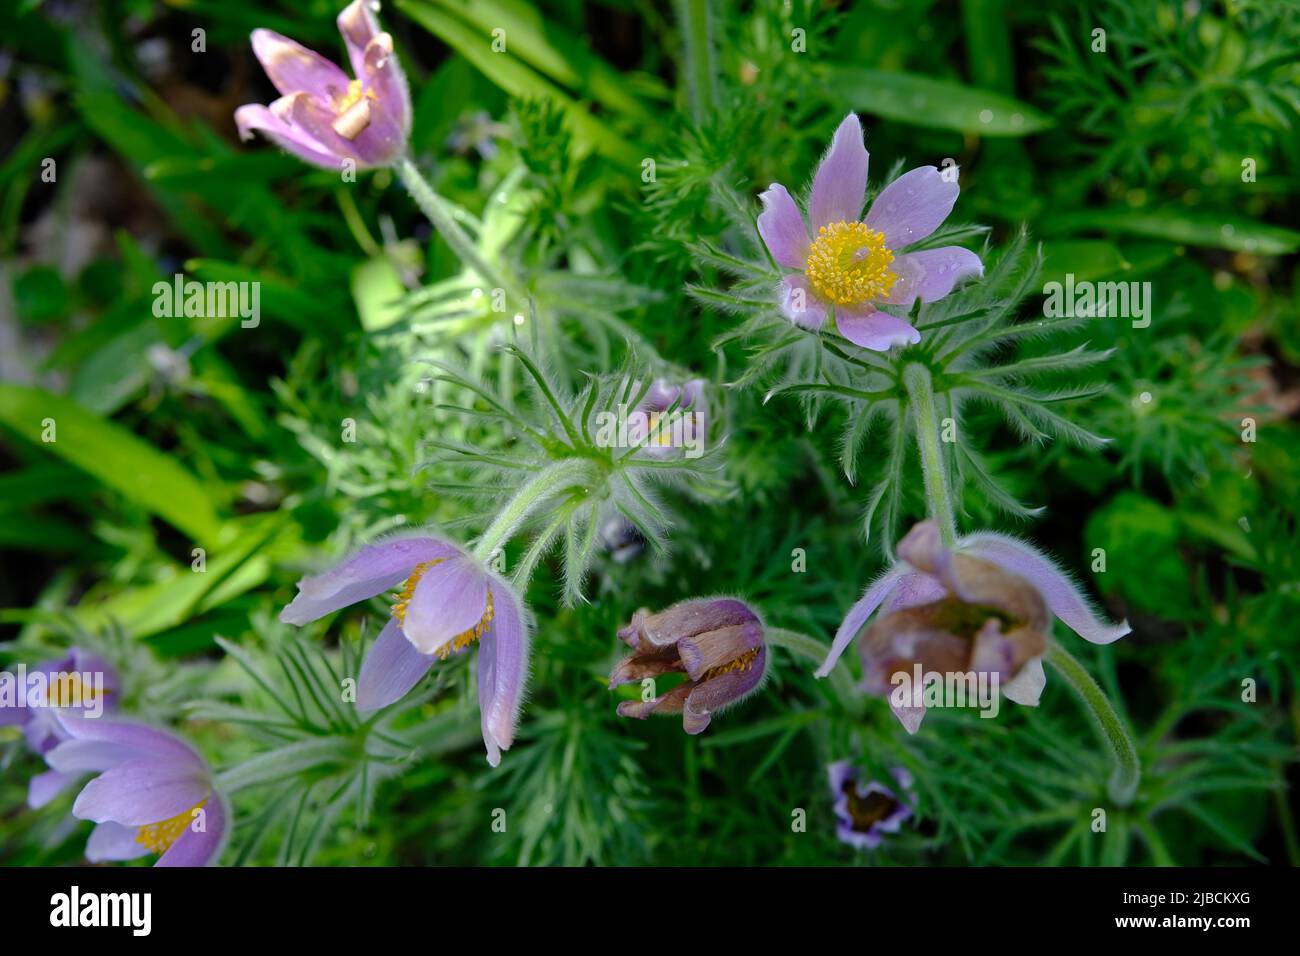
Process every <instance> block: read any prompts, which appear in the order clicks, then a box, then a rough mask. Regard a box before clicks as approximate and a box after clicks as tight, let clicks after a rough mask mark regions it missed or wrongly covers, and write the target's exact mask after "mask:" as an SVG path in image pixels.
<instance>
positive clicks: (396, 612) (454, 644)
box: [393, 558, 496, 661]
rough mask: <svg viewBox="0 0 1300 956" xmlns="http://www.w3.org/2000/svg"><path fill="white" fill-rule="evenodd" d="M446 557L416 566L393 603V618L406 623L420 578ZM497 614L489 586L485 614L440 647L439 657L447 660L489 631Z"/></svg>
mask: <svg viewBox="0 0 1300 956" xmlns="http://www.w3.org/2000/svg"><path fill="white" fill-rule="evenodd" d="M445 560H447V559H446V558H434V559H433V560H432V561H424V562H422V563H420V564H417V565H416V566H415V570H414V571H412V572H411V576H410V577H409V578H407V579H406V584H405V585H403V586H402V593H401V594H399V595H398V596H397V602H396V603H395V604H394V605H393V620H395V621H397V623H398V624H399V625H404V624H406V608H407V606H408V605H410V603H411V598H412V597H414V596H415V586H416V585H417V584H419V583H420V578H422V577H424V575H425V573H426V572H427V571H428V570H429V569H430V568H431V567H433V566H434V565H436V564H442V562H443V561H445ZM495 616H496V607H495V605H494V604H493V603H492V589H491V588H488V592H487V604H486V605H485V606H484V608H483V616H482V617H481V618H479V620H478V623H477V624H475V625H474V626H473V627H471V628H470V629H469V630H467V631H462V632H461V633H459V634H457V635H456V636H455V637H453V638H452V639H451V640H450V641H448V642H447V643H446V644H444V645H442V647H440V648H438V659H439V660H444V661H445V660H446V659H447V658H448V657H450V656H451V655H452V654H455V653H456V652H457V651H462V650H464V649H465V648H467V647H469V646H470V645H471V644H473V643H474V642H475V641H477V640H478V639H479V638H480V637H482V636H483V635H484V634H486V633H487V629H488V625H489V624H491V623H492V618H494V617H495Z"/></svg>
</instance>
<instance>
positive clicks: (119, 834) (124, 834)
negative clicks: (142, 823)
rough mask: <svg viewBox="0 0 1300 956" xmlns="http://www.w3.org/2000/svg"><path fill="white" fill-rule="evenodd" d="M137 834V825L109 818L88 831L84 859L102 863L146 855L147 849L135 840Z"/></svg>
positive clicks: (138, 829)
mask: <svg viewBox="0 0 1300 956" xmlns="http://www.w3.org/2000/svg"><path fill="white" fill-rule="evenodd" d="M139 835H140V828H139V827H126V826H123V825H122V824H120V823H114V822H112V821H111V820H110V821H108V822H107V823H101V824H99V825H98V826H96V827H95V829H94V830H92V831H91V832H90V839H89V840H87V841H86V859H87V860H89V861H90V862H91V863H104V862H107V861H110V860H135V859H139V858H140V857H142V856H147V855H148V853H149V849H148V847H146V846H145V845H144V844H143V843H140V842H138V841H137V839H136V837H138V836H139Z"/></svg>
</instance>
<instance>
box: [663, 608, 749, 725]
mask: <svg viewBox="0 0 1300 956" xmlns="http://www.w3.org/2000/svg"><path fill="white" fill-rule="evenodd" d="M761 633H762V632H761V630H760V631H759V634H760V637H759V639H758V640H759V646H758V654H757V655H756V656H755V657H754V661H753V663H752V664H751V665H750V666H749V667H747V668H743V669H741V670H733V671H728V672H727V673H725V674H720V675H719V676H717V677H710V678H709V679H708V680H706V681H704V682H703V683H700V684H697V685H696V686H695V687H694V689H692V690H691V692H690V693H689V694H687V695H686V702H685V704H684V705H683V707H682V728H683V729H684V730H685V731H686V732H687V733H688V734H698V733H703V732H704V730H705V729H706V728H707V727H708V726H709V721H710V720H711V719H712V717H713V715H714V714H716V713H718V712H720V711H722V710H724V709H726V708H727V707H730V706H731V705H732V704H735V703H736V702H737V701H740V700H743V699H744V698H746V697H748V696H749V695H750V694H752V693H753V692H754V691H755V690H756V689H757V688H758V686H759V685H760V684H761V683H762V682H763V679H764V678H765V677H766V676H767V646H766V645H765V644H763V643H762V638H761Z"/></svg>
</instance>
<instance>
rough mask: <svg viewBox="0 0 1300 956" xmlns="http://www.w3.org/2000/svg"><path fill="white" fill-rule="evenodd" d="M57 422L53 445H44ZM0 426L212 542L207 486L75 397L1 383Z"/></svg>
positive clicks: (214, 521)
mask: <svg viewBox="0 0 1300 956" xmlns="http://www.w3.org/2000/svg"><path fill="white" fill-rule="evenodd" d="M47 422H52V423H53V428H54V439H55V440H54V441H49V442H46V441H43V439H42V434H43V433H44V432H45V430H46V423H47ZM0 424H3V425H6V426H8V427H9V428H11V429H12V430H13V431H15V432H16V433H18V434H19V435H22V436H23V437H24V438H26V439H27V440H28V441H30V442H32V443H33V444H35V445H37V446H38V447H42V448H45V449H46V450H47V451H49V452H50V453H52V454H55V455H58V456H59V457H60V458H62V459H64V460H65V461H67V462H69V463H71V464H73V465H76V466H77V467H78V468H81V469H83V470H84V471H87V472H89V473H90V474H92V475H94V476H95V477H96V478H98V479H99V480H100V482H102V483H103V484H104V486H105V487H108V488H112V489H113V490H114V491H117V492H119V493H120V494H121V495H122V496H123V497H125V498H127V499H128V500H130V501H132V502H134V503H136V504H137V505H139V506H140V507H142V508H144V509H145V510H147V511H150V512H152V513H153V514H156V515H158V516H159V517H160V518H162V519H164V520H165V521H167V522H168V523H170V524H172V525H174V526H176V527H177V528H179V529H180V530H182V531H184V532H186V533H187V534H189V535H190V536H191V537H192V538H194V539H195V540H209V541H210V540H212V539H213V538H214V537H215V535H216V531H217V528H218V527H219V524H220V522H219V520H218V518H217V511H216V506H215V503H214V502H213V500H212V498H211V497H210V496H209V494H208V492H207V491H206V490H205V489H204V486H203V485H202V484H201V483H200V482H199V480H198V479H197V478H195V477H194V475H192V474H191V473H190V472H189V471H187V470H186V469H185V468H184V467H182V466H181V465H180V464H178V463H177V462H176V460H175V459H173V458H171V457H169V456H168V455H166V454H164V453H163V452H160V451H159V450H158V449H156V448H154V447H153V446H152V445H150V444H149V443H148V442H146V441H144V440H142V439H140V438H137V437H136V436H135V435H133V434H131V433H130V432H129V431H127V430H126V429H125V428H122V427H121V426H120V425H117V424H115V423H113V422H110V421H105V420H104V419H102V418H99V417H97V416H95V415H94V414H92V413H91V412H89V411H87V410H86V409H85V408H83V407H82V406H80V405H78V404H77V403H76V402H73V401H72V400H70V399H67V398H64V397H63V396H61V395H53V394H51V393H49V392H46V391H44V390H43V389H39V388H31V387H28V386H25V385H11V384H7V383H3V384H0Z"/></svg>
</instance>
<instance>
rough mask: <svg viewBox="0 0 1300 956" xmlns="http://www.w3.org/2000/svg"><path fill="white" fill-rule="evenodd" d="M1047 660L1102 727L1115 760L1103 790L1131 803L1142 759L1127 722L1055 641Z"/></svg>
mask: <svg viewBox="0 0 1300 956" xmlns="http://www.w3.org/2000/svg"><path fill="white" fill-rule="evenodd" d="M1047 661H1048V663H1049V664H1051V665H1052V666H1053V667H1055V668H1056V671H1057V673H1059V674H1060V675H1061V676H1062V677H1064V678H1065V679H1066V680H1067V681H1068V682H1069V684H1070V686H1071V687H1073V688H1074V692H1075V693H1076V694H1078V695H1079V699H1080V700H1081V701H1083V705H1084V708H1085V709H1086V710H1087V711H1088V712H1089V713H1090V714H1091V715H1092V718H1093V720H1095V721H1096V723H1097V726H1098V728H1099V729H1100V730H1101V735H1100V736H1101V738H1102V740H1103V741H1105V743H1106V745H1107V746H1108V747H1109V748H1110V751H1111V755H1112V757H1114V761H1115V769H1114V770H1113V771H1112V773H1111V776H1110V780H1109V781H1108V782H1107V787H1106V791H1107V793H1108V795H1109V796H1110V799H1111V800H1113V801H1114V802H1115V803H1116V804H1117V805H1118V806H1121V807H1124V806H1128V805H1129V804H1130V803H1132V802H1133V797H1134V796H1135V795H1136V794H1137V788H1138V782H1139V781H1140V780H1141V779H1142V762H1141V760H1140V759H1139V758H1138V753H1137V747H1136V746H1134V744H1133V736H1132V735H1131V734H1130V733H1129V732H1128V726H1127V724H1125V723H1124V719H1123V718H1122V717H1120V715H1119V714H1118V713H1116V712H1115V708H1114V707H1112V706H1111V703H1110V700H1109V699H1108V698H1107V697H1106V692H1105V691H1103V690H1102V689H1101V686H1100V685H1099V684H1098V683H1097V682H1096V681H1095V680H1094V679H1093V677H1092V675H1091V674H1089V673H1088V671H1087V669H1086V668H1084V666H1083V665H1082V664H1080V663H1079V662H1078V660H1076V659H1075V658H1074V656H1073V655H1072V654H1070V652H1069V651H1067V650H1066V649H1065V648H1063V647H1062V646H1061V645H1060V644H1058V643H1056V642H1055V641H1052V642H1051V643H1050V644H1049V646H1048V650H1047Z"/></svg>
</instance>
